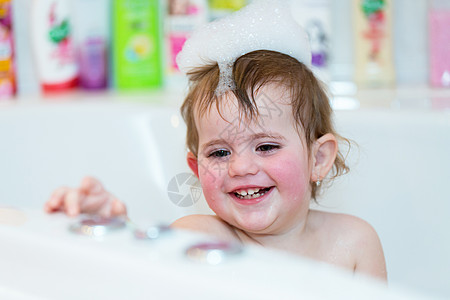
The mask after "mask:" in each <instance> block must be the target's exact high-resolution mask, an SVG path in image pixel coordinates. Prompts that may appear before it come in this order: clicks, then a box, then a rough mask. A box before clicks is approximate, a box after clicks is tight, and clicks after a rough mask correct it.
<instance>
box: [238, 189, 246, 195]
mask: <svg viewBox="0 0 450 300" xmlns="http://www.w3.org/2000/svg"><path fill="white" fill-rule="evenodd" d="M238 194H239V195H241V196H247V192H246V191H244V190H242V191H239V192H238Z"/></svg>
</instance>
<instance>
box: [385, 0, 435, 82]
mask: <svg viewBox="0 0 450 300" xmlns="http://www.w3.org/2000/svg"><path fill="white" fill-rule="evenodd" d="M427 2H428V0H414V5H411V0H395V1H394V2H393V5H394V36H395V39H394V61H395V75H396V81H397V84H399V85H422V86H423V85H425V84H427V81H428V42H427V39H428V26H427V11H428V7H427Z"/></svg>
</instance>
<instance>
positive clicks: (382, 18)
mask: <svg viewBox="0 0 450 300" xmlns="http://www.w3.org/2000/svg"><path fill="white" fill-rule="evenodd" d="M361 9H362V11H363V13H364V15H365V17H366V19H367V22H368V28H367V29H366V30H365V31H364V32H363V36H364V38H365V39H366V40H368V41H369V42H370V45H371V46H370V51H369V58H370V60H372V61H377V60H378V57H379V55H380V52H381V48H382V46H383V40H384V38H385V36H386V3H385V1H384V0H362V1H361Z"/></svg>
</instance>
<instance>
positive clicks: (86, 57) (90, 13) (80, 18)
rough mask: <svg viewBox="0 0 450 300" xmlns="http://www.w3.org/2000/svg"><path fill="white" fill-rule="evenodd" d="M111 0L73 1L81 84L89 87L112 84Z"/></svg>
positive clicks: (98, 87)
mask: <svg viewBox="0 0 450 300" xmlns="http://www.w3.org/2000/svg"><path fill="white" fill-rule="evenodd" d="M109 3H110V0H76V1H74V2H73V12H74V37H75V41H76V49H77V57H78V64H79V68H80V86H81V87H82V88H84V89H88V90H98V89H105V88H107V86H108V73H109V71H108V53H109V48H110V47H109V12H110V7H109Z"/></svg>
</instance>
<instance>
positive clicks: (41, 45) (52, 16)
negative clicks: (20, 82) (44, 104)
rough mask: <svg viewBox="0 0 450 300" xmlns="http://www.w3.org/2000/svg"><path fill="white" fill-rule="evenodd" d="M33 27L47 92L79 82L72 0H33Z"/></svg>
mask: <svg viewBox="0 0 450 300" xmlns="http://www.w3.org/2000/svg"><path fill="white" fill-rule="evenodd" d="M31 13H32V16H31V30H32V37H33V50H34V54H35V55H34V59H35V61H36V64H37V71H38V74H39V75H38V76H39V79H40V82H41V87H42V89H43V91H44V92H54V91H63V90H67V89H70V88H73V87H76V86H77V85H78V65H77V62H76V56H75V47H74V43H73V37H72V34H73V32H72V29H73V28H72V19H71V15H70V0H33V1H32V12H31Z"/></svg>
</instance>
